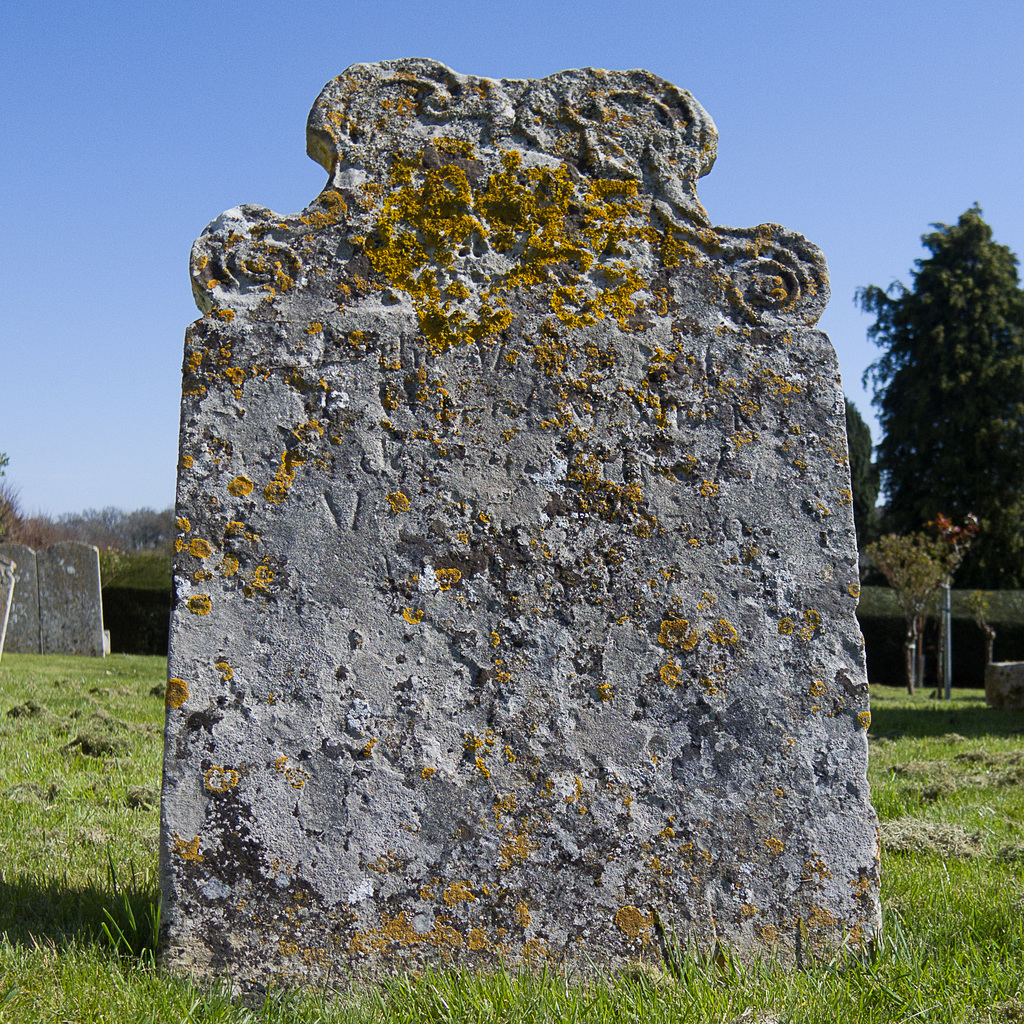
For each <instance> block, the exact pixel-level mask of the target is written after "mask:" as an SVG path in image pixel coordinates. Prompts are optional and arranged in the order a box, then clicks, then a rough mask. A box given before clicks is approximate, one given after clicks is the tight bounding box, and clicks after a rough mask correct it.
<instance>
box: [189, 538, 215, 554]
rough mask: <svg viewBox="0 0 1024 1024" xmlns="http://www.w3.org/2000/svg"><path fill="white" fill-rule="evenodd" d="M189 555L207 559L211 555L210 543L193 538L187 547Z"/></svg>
mask: <svg viewBox="0 0 1024 1024" xmlns="http://www.w3.org/2000/svg"><path fill="white" fill-rule="evenodd" d="M188 550H189V554H191V555H194V556H195V557H196V558H209V557H210V555H212V554H213V548H212V547H211V546H210V542H209V541H207V540H201V539H200V538H199V537H193V538H192V540H191V541H189V545H188Z"/></svg>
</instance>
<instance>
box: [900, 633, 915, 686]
mask: <svg viewBox="0 0 1024 1024" xmlns="http://www.w3.org/2000/svg"><path fill="white" fill-rule="evenodd" d="M903 651H904V654H905V655H906V660H907V693H909V694H910V695H911V697H913V695H914V683H915V681H916V679H917V637H916V636H915V635H914V627H913V624H912V622H911V621H908V622H907V639H906V640H905V641H904V643H903Z"/></svg>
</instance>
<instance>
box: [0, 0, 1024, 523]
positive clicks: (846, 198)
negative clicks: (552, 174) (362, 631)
mask: <svg viewBox="0 0 1024 1024" xmlns="http://www.w3.org/2000/svg"><path fill="white" fill-rule="evenodd" d="M1022 52H1024V3H1021V2H1020V0H974V2H972V3H970V4H967V3H964V2H963V0H957V2H952V0H929V2H923V0H922V2H905V0H888V2H884V3H880V2H875V0H858V2H846V0H775V2H773V3H766V2H764V0H699V2H698V0H674V2H664V3H662V2H656V0H636V2H632V3H631V2H629V0H616V2H606V0H595V2H590V3H584V2H560V0H525V2H518V3H517V2H505V3H498V2H494V0H487V2H482V0H462V2H450V3H444V2H430V0H416V2H409V0H359V2H349V0H344V2H337V3H326V2H313V0H274V2H267V0H248V2H235V0H214V2H212V3H204V4H193V3H180V2H175V0H164V2H161V3H141V2H138V0H134V2H131V3H125V2H117V0H100V2H98V3H95V4H83V3H72V2H70V0H69V2H65V3H54V2H50V0H5V2H4V3H3V4H2V5H0V183H2V187H0V251H2V252H3V256H4V259H3V265H2V283H0V355H2V362H0V451H6V452H7V453H8V455H9V456H10V460H11V464H10V467H9V468H8V472H7V478H8V481H9V482H11V483H13V484H14V485H15V487H16V488H17V489H18V491H19V492H20V496H21V502H22V505H23V507H24V508H25V509H26V510H27V511H45V512H48V513H50V514H53V515H56V514H59V513H62V512H73V511H81V510H83V509H85V508H90V507H93V508H98V507H102V506H105V505H117V506H120V507H122V508H125V509H132V508H137V507H141V506H147V505H148V506H151V507H156V508H161V507H165V506H167V505H169V504H170V503H171V502H172V500H173V492H174V476H175V462H176V457H177V431H178V401H179V386H180V365H181V352H182V337H183V332H184V330H185V327H186V326H187V324H188V323H189V322H190V321H191V320H193V319H195V318H196V317H197V316H198V313H197V311H196V309H195V307H194V306H193V304H192V299H191V294H190V290H189V280H188V253H189V248H190V246H191V243H192V240H193V239H194V238H195V237H196V236H197V235H198V234H199V233H200V232H201V231H202V229H203V227H204V226H205V225H206V224H207V223H208V222H209V221H211V220H212V219H213V218H214V217H216V216H217V215H218V214H219V213H220V212H221V211H222V210H225V209H228V208H229V207H232V206H235V205H237V204H239V203H243V202H253V203H259V204H261V205H264V206H269V207H271V208H272V209H275V210H277V211H278V212H281V213H291V212H295V211H297V210H299V209H301V208H302V207H303V206H305V205H306V203H307V202H309V201H310V200H311V199H312V198H313V197H314V196H315V195H316V194H317V193H318V192H319V190H320V188H321V187H322V185H323V183H324V172H323V171H322V169H321V168H320V167H319V166H317V165H315V164H314V163H313V162H312V161H311V160H309V159H308V158H307V157H306V156H305V141H304V128H305V120H306V113H307V111H308V110H309V107H310V105H311V104H312V102H313V100H314V99H315V97H316V95H317V93H318V92H319V90H320V88H321V86H322V85H323V84H324V83H325V82H326V81H327V80H328V79H330V78H332V77H333V76H335V75H337V74H338V73H340V72H341V71H342V70H344V68H346V67H347V66H348V65H349V64H353V63H356V62H359V61H374V60H381V59H386V58H396V57H409V56H422V57H432V58H435V59H438V60H441V61H443V62H445V63H446V64H449V65H450V66H451V67H453V68H454V69H455V70H456V71H460V72H464V73H469V74H477V75H486V76H490V77H494V78H498V77H520V78H523V77H541V76H543V75H546V74H550V73H551V72H554V71H558V70H561V69H563V68H567V67H581V66H587V65H589V66H596V67H604V68H631V67H643V68H647V69H648V70H650V71H652V72H654V73H655V74H658V75H660V76H662V77H663V78H667V79H669V80H670V81H672V82H674V83H675V84H676V85H678V86H680V87H682V88H686V89H689V90H690V91H691V92H692V93H693V94H694V96H696V98H697V99H698V100H699V101H700V102H701V103H702V104H703V106H704V107H705V108H706V109H707V110H708V112H709V113H710V114H711V116H712V117H713V118H714V120H715V122H716V124H717V125H718V130H719V149H718V163H717V165H716V166H715V168H714V170H713V171H712V172H711V174H710V175H709V176H708V177H706V178H704V179H703V181H702V182H701V183H700V195H701V199H702V200H703V202H704V205H705V207H706V209H707V210H708V213H709V214H710V216H711V218H712V220H714V221H715V222H716V223H719V224H728V225H733V226H749V225H754V224H758V223H761V222H766V221H775V222H779V223H782V224H785V225H786V226H787V227H790V228H793V229H795V230H797V231H800V232H802V233H803V234H805V235H806V236H807V237H808V238H809V239H810V240H811V241H813V242H815V243H817V244H818V245H820V246H821V247H822V248H823V249H824V251H825V254H826V257H827V258H828V262H829V266H830V270H831V277H832V302H831V304H830V306H829V308H828V310H827V312H826V314H825V316H824V318H823V320H822V327H823V328H824V329H825V330H827V331H828V332H829V334H830V335H831V337H832V341H833V343H834V344H835V346H836V349H837V350H838V353H839V362H840V366H841V368H842V372H843V380H844V386H845V390H846V393H847V394H848V395H849V396H850V397H851V398H852V399H853V400H854V401H855V402H856V403H857V405H858V406H859V407H860V409H861V411H862V412H863V413H864V414H865V415H866V416H867V415H869V414H870V412H871V410H870V405H869V396H868V395H866V394H865V393H864V392H863V390H862V388H861V385H860V379H861V374H862V373H863V371H864V369H865V367H866V366H867V365H868V364H869V363H870V362H871V361H872V360H873V359H874V358H875V353H876V349H875V348H874V347H873V346H872V345H871V344H870V343H869V342H868V341H867V339H866V329H867V327H868V325H869V323H870V320H869V318H868V317H866V316H865V315H864V314H862V313H860V312H859V311H858V310H857V309H856V308H855V306H854V304H853V293H854V290H855V289H856V288H857V287H858V286H859V285H865V284H869V283H871V284H879V285H887V284H889V282H890V281H892V280H893V279H895V278H901V279H903V280H907V277H908V272H909V270H910V268H911V266H912V264H913V261H914V260H915V259H916V258H918V257H919V256H920V255H921V254H922V250H921V247H920V236H921V234H922V233H923V232H925V231H926V230H927V229H928V225H929V224H930V223H931V222H933V221H943V222H947V223H948V222H953V221H955V220H956V218H957V217H958V216H959V215H960V214H961V213H962V212H963V211H964V210H965V209H967V207H969V206H970V205H971V203H973V202H975V201H977V202H978V203H980V205H981V206H982V209H983V210H984V214H985V217H986V219H987V220H988V222H989V223H990V224H991V225H992V226H993V229H994V231H995V237H996V239H997V240H998V241H1000V242H1003V243H1005V244H1006V245H1009V246H1010V248H1011V249H1013V251H1014V252H1016V253H1020V254H1024V132H1022V130H1021V112H1022V111H1024V74H1022V72H1021V68H1022ZM872 427H873V429H875V430H876V439H877V428H876V427H875V425H874V423H873V421H872Z"/></svg>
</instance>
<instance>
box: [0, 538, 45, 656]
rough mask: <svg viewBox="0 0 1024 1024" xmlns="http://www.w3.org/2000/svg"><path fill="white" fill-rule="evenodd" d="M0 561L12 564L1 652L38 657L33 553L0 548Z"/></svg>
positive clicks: (5, 546)
mask: <svg viewBox="0 0 1024 1024" xmlns="http://www.w3.org/2000/svg"><path fill="white" fill-rule="evenodd" d="M0 557H2V558H7V559H9V560H10V561H13V562H14V564H15V565H16V566H17V569H15V571H14V597H13V598H12V599H11V611H10V615H9V616H8V618H7V638H6V640H5V641H4V650H5V651H7V653H8V654H39V582H38V580H37V578H36V553H35V551H33V550H32V548H30V547H27V546H26V545H24V544H10V543H5V544H0Z"/></svg>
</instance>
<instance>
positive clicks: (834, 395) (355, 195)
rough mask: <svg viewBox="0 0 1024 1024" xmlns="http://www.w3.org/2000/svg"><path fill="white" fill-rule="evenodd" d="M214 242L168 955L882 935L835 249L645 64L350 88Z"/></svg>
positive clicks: (175, 635) (170, 740)
mask: <svg viewBox="0 0 1024 1024" xmlns="http://www.w3.org/2000/svg"><path fill="white" fill-rule="evenodd" d="M308 143H309V145H308V148H309V153H310V155H311V156H312V157H313V158H314V159H316V160H318V161H319V162H320V163H321V164H322V165H323V166H324V167H325V168H326V169H327V171H328V175H329V179H328V183H327V186H326V187H325V189H324V190H323V192H321V194H320V195H319V196H318V197H317V198H316V199H315V200H314V201H313V202H312V204H311V205H310V206H309V207H307V209H305V210H304V211H303V212H302V213H301V214H298V215H294V216H281V215H278V214H276V213H272V212H271V211H269V210H266V209H263V208H262V207H258V206H251V205H246V206H241V207H238V208H236V209H233V210H230V211H228V212H227V213H225V214H223V215H222V216H221V217H219V218H218V219H217V220H216V221H214V223H213V224H211V225H210V226H209V227H208V228H207V229H206V231H205V232H204V233H203V235H202V236H201V237H200V239H199V240H198V241H197V242H196V244H195V247H194V249H193V253H192V264H191V266H192V279H193V288H194V291H195V295H196V299H197V302H198V304H199V306H200V308H201V310H202V311H203V313H204V316H203V318H202V319H201V320H199V321H197V322H196V323H195V324H193V325H192V327H191V328H190V329H189V331H188V334H187V337H186V346H185V365H184V397H183V406H182V432H181V453H180V458H181V461H180V471H179V482H178V498H177V502H178V524H177V525H178V530H179V537H178V540H177V543H176V547H177V550H178V555H177V559H176V568H175V585H176V593H177V598H176V606H175V610H174V613H173V621H172V632H171V652H170V676H171V678H170V681H169V683H168V688H167V706H168V712H167V733H166V744H167V746H166V760H165V768H164V772H165V775H164V803H163V809H164V817H163V841H162V880H163V889H164V901H165V902H164V907H165V920H166V939H167V946H166V954H165V955H166V961H167V963H168V964H169V965H170V966H172V967H175V968H178V969H189V970H192V971H197V972H200V973H215V972H223V973H227V974H230V975H232V976H234V977H235V978H236V979H237V980H238V981H239V982H240V983H242V984H246V983H250V982H253V983H255V982H258V981H259V980H260V979H263V980H266V978H267V977H269V976H273V975H283V976H285V977H290V978H293V979H294V978H299V977H303V976H327V975H328V974H330V973H331V972H333V977H339V976H343V975H339V973H338V972H339V971H340V972H347V971H349V970H353V969H354V970H357V971H363V972H366V973H370V974H374V973H381V972H385V971H391V970H394V969H401V968H403V967H414V966H417V965H419V964H422V963H424V962H435V963H450V964H463V965H468V966H473V967H477V966H480V967H486V966H489V965H494V964H497V963H498V962H499V961H505V962H506V963H513V964H514V963H527V964H538V965H539V964H545V963H554V964H562V963H564V964H573V965H577V966H581V967H585V966H586V965H596V966H605V965H614V964H617V963H623V962H626V961H630V960H634V959H637V958H640V957H648V958H649V957H652V956H657V955H658V951H659V943H660V942H661V941H662V939H663V938H664V936H665V935H666V934H672V933H674V934H675V935H676V936H678V937H679V938H680V939H683V940H686V939H688V938H690V939H694V940H697V941H700V942H704V943H714V942H722V943H727V944H729V945H730V946H732V947H734V948H735V949H737V950H739V951H740V952H741V953H746V954H757V953H765V954H772V953H775V954H778V955H780V956H782V957H784V958H787V959H792V958H793V957H794V955H795V954H796V953H797V951H798V950H799V951H801V952H800V953H799V955H801V956H813V955H816V954H817V953H818V952H820V951H822V950H826V949H832V948H834V947H836V946H837V945H838V944H840V943H841V942H844V941H845V942H846V943H847V944H848V945H851V946H853V947H856V946H857V945H858V944H863V943H866V942H868V941H870V939H871V938H872V936H873V934H874V933H875V931H876V929H877V927H878V924H879V913H878V858H877V854H878V847H877V838H876V821H875V817H874V814H873V811H872V809H871V806H870V802H869V794H868V786H867V781H866V763H867V742H866V735H865V732H866V728H867V725H868V722H869V712H868V697H867V685H866V678H865V671H864V660H863V652H862V646H861V637H860V633H859V630H858V627H857V623H856V620H855V617H854V609H855V606H856V603H857V596H858V593H859V591H858V583H857V580H858V576H857V558H856V546H855V539H854V532H853V517H852V512H851V494H850V482H849V471H848V466H847V455H846V439H845V435H844V419H843V401H842V393H841V390H840V385H839V378H838V371H837V365H836V359H835V355H834V352H833V350H832V347H831V345H830V344H829V342H828V339H827V337H826V336H825V335H823V334H822V333H820V332H818V331H816V330H815V329H814V326H813V325H814V324H815V322H816V321H817V319H818V317H819V315H820V313H821V311H822V309H823V308H824V305H825V302H826V299H827V295H828V283H827V273H826V267H825V262H824V259H823V257H822V255H821V253H820V251H819V250H818V249H817V248H815V247H814V246H813V245H811V244H809V243H808V242H807V241H805V240H804V239H803V238H802V237H800V236H799V235H796V234H794V233H792V232H790V231H787V230H786V229H785V228H782V227H780V226H778V225H776V224H763V225H760V226H759V227H755V228H748V229H733V228H721V227H714V226H712V223H711V222H710V220H709V219H708V217H707V215H706V213H705V212H704V210H703V208H702V207H701V205H700V203H699V201H698V198H697V193H696V181H697V179H698V178H699V177H700V176H701V175H703V174H705V173H707V171H709V170H710V168H711V165H712V163H713V161H714V157H715V146H716V132H715V128H714V125H713V124H712V122H711V120H710V118H709V117H708V115H707V114H706V113H705V112H704V110H703V109H702V108H701V107H700V106H699V104H698V103H697V102H696V101H695V100H694V99H693V98H692V97H691V96H690V95H689V93H686V92H683V91H681V90H679V89H677V88H675V87H674V86H672V85H671V84H669V83H668V82H665V81H663V80H661V79H658V78H656V77H655V76H653V75H651V74H648V73H646V72H643V71H630V72H604V71H593V70H582V71H567V72H563V73H561V74H558V75H554V76H552V77H550V78H546V79H543V80H539V81H495V80H491V79H483V78H473V77H468V76H463V75H458V74H456V73H454V72H452V71H451V70H449V69H448V68H446V67H444V66H442V65H440V64H436V63H433V62H430V61H424V60H408V61H396V62H388V63H383V64H377V65H357V66H355V67H353V68H350V69H349V70H348V71H347V72H346V73H345V74H343V75H341V76H340V77H339V78H337V79H335V80H334V81H332V82H330V83H329V84H328V85H327V86H326V88H325V89H324V91H323V92H322V93H321V95H320V97H319V98H318V99H317V101H316V104H315V106H314V107H313V110H312V113H311V114H310V117H309V125H308Z"/></svg>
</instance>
